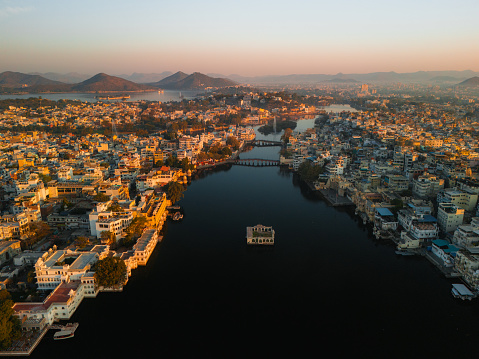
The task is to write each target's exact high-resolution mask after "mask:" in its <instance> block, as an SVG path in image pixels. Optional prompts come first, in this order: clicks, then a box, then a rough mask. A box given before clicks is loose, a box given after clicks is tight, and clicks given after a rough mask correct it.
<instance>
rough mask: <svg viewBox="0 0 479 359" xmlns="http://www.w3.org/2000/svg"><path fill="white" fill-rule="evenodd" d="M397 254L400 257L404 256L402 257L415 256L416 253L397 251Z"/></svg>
mask: <svg viewBox="0 0 479 359" xmlns="http://www.w3.org/2000/svg"><path fill="white" fill-rule="evenodd" d="M395 253H396V254H400V255H402V256H414V255H415V253H413V252H409V251H405V250H397V251H396V252H395Z"/></svg>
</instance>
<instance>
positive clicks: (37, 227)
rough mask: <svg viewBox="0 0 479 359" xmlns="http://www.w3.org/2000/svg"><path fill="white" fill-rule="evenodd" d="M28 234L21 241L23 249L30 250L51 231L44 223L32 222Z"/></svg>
mask: <svg viewBox="0 0 479 359" xmlns="http://www.w3.org/2000/svg"><path fill="white" fill-rule="evenodd" d="M29 227H30V232H29V234H28V238H27V239H26V240H24V241H22V247H23V249H27V248H31V246H33V245H34V244H35V243H37V242H38V241H39V240H41V239H42V238H44V237H46V236H48V235H49V234H50V233H51V232H52V229H51V228H50V226H49V225H48V224H47V223H45V222H41V221H40V222H33V223H30V226H29Z"/></svg>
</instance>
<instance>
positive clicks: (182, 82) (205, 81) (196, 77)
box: [150, 71, 236, 90]
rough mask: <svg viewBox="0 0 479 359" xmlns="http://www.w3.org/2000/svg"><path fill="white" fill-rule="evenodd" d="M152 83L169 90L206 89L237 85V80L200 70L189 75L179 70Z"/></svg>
mask: <svg viewBox="0 0 479 359" xmlns="http://www.w3.org/2000/svg"><path fill="white" fill-rule="evenodd" d="M150 85H152V86H155V87H159V88H163V89H168V90H204V89H206V88H221V87H229V86H235V85H236V82H234V81H231V80H228V79H225V78H217V77H210V76H207V75H205V74H201V73H199V72H195V73H193V74H191V75H187V74H185V73H184V72H181V71H179V72H177V73H176V74H173V75H171V76H169V77H167V78H165V79H163V80H161V81H158V82H155V83H152V84H150Z"/></svg>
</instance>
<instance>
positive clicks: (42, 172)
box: [0, 84, 479, 353]
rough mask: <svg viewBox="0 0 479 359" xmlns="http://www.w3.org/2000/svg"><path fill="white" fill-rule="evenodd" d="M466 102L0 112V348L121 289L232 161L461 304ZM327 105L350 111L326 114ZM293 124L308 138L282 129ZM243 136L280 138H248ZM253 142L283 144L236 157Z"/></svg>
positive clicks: (466, 236) (478, 219)
mask: <svg viewBox="0 0 479 359" xmlns="http://www.w3.org/2000/svg"><path fill="white" fill-rule="evenodd" d="M477 101H478V97H477V91H474V89H472V90H471V89H470V88H461V87H458V86H456V87H439V86H437V87H434V88H432V87H431V86H420V85H408V86H405V85H401V84H395V85H388V86H383V85H369V86H368V85H366V84H363V85H362V86H360V85H350V84H348V85H344V84H343V85H340V84H335V85H318V86H308V87H304V86H303V87H296V88H294V89H293V88H291V87H285V88H282V89H276V90H273V89H266V88H264V89H257V88H254V87H249V86H234V87H228V88H226V89H217V90H214V91H210V92H208V93H205V94H201V95H200V96H198V97H196V98H192V99H182V100H180V101H176V102H167V103H161V102H158V101H131V102H127V101H124V100H123V101H121V100H120V101H98V102H82V101H73V100H59V101H52V100H48V99H46V98H42V97H41V96H39V97H31V98H29V99H24V100H19V99H5V100H2V101H0V107H1V108H2V112H1V114H0V128H1V130H2V131H1V134H0V149H1V155H0V163H1V172H0V174H1V183H2V185H1V190H0V191H1V192H0V197H1V210H2V215H1V217H0V239H1V242H0V243H1V253H0V260H1V262H0V263H1V265H2V269H1V278H0V279H1V283H0V284H1V287H2V291H1V293H2V301H3V303H4V304H3V305H4V306H7V307H8V310H5V311H4V312H3V316H4V318H3V319H2V320H6V321H8V323H9V324H8V329H6V330H4V331H3V332H2V333H3V337H2V338H1V341H0V344H1V345H2V350H4V352H3V353H16V352H18V353H30V352H31V351H32V350H33V349H34V348H35V346H36V345H37V344H38V343H39V341H40V340H41V338H42V337H43V336H44V335H45V333H46V332H47V331H48V329H49V328H54V327H55V325H57V324H55V323H57V322H58V321H62V320H68V319H70V318H71V317H72V315H73V314H74V313H75V311H76V309H77V308H78V307H79V306H80V305H81V302H82V301H83V299H84V298H95V297H96V296H97V295H98V294H99V293H100V292H105V291H106V292H111V291H122V290H123V287H124V286H125V285H127V282H128V279H129V278H130V277H131V276H132V275H133V276H134V274H135V269H136V268H137V267H138V266H145V265H147V263H148V259H149V257H150V255H151V253H152V252H153V250H154V249H155V246H156V244H157V243H159V242H161V241H162V238H163V235H164V233H163V231H162V229H163V227H164V225H165V223H166V222H167V221H177V220H180V219H181V218H182V216H183V214H182V212H183V210H184V209H183V208H181V206H179V205H178V203H177V202H178V201H180V200H181V198H182V197H183V196H187V195H188V193H187V188H188V186H189V184H190V183H191V181H195V176H196V175H197V174H198V173H201V172H204V171H214V170H215V169H214V168H215V167H218V168H221V167H225V166H226V167H228V166H234V165H237V164H242V165H245V164H246V165H250V166H263V165H279V166H282V167H283V168H285V169H286V170H287V171H292V172H294V173H296V174H297V175H298V176H299V178H301V180H302V181H303V182H304V183H306V184H307V186H308V187H309V189H310V190H311V191H314V192H317V193H318V194H319V195H321V196H322V198H323V199H324V200H325V201H327V202H328V203H329V205H330V206H332V207H338V206H341V207H343V206H344V207H347V208H349V207H350V208H352V209H353V211H354V213H355V215H356V216H357V217H358V218H360V219H361V221H363V223H364V224H367V225H368V228H369V229H370V230H371V231H372V233H373V236H374V237H375V238H376V239H377V240H385V241H391V242H392V243H394V245H395V246H396V254H397V255H399V256H403V255H406V256H409V255H415V256H423V257H425V258H424V260H429V261H430V262H431V263H433V264H434V265H435V266H436V267H437V270H438V271H440V272H441V273H442V274H443V275H444V276H446V277H447V278H455V279H456V283H455V284H454V285H453V288H452V294H453V295H454V296H455V297H456V298H460V299H469V300H471V299H473V298H474V297H476V296H477V295H478V293H479V250H478V244H479V213H478V212H479V210H478V207H477V204H478V195H479V180H478V179H477V173H478V164H479V151H478V148H479V145H478V136H477V131H478V127H479V108H478V107H477ZM334 104H348V105H350V107H349V110H347V111H346V110H342V111H334V112H333V111H329V112H328V111H327V108H328V106H330V105H333V106H334ZM325 106H326V107H325ZM306 118H308V119H314V120H315V121H314V127H312V128H310V129H307V130H306V131H302V132H298V131H295V128H296V125H297V123H298V121H302V120H304V119H306ZM256 130H257V131H259V132H260V133H265V134H267V133H282V137H281V140H282V142H281V143H279V144H278V143H275V142H274V141H271V143H269V142H268V141H263V142H261V141H256V140H255V137H256ZM262 145H272V146H278V145H281V149H280V151H279V154H278V156H279V158H278V160H275V161H272V160H269V161H268V162H266V161H265V162H263V161H262V159H256V160H253V161H248V162H247V163H244V161H243V162H240V158H241V157H240V155H241V153H243V152H247V151H249V150H250V149H251V148H252V147H254V146H262ZM185 191H186V192H185ZM180 203H181V202H180ZM186 210H187V209H186ZM331 210H333V208H331ZM168 218H170V219H168ZM255 228H256V227H255ZM261 228H263V227H261ZM265 242H266V241H265ZM268 242H269V241H268ZM248 243H249V242H248ZM245 244H246V241H245ZM256 244H258V243H256ZM268 244H269V243H268ZM271 244H273V241H271ZM460 299H459V300H460ZM80 325H81V323H80ZM59 329H63V331H65V330H66V331H67V332H68V330H67V329H65V327H61V326H60V327H59Z"/></svg>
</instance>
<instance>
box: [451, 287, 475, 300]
mask: <svg viewBox="0 0 479 359" xmlns="http://www.w3.org/2000/svg"><path fill="white" fill-rule="evenodd" d="M451 293H452V295H453V296H454V298H460V299H462V300H465V299H467V300H471V299H472V298H474V297H475V295H474V293H473V292H471V291H470V290H469V288H467V287H466V286H465V285H464V284H453V285H452V288H451Z"/></svg>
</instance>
